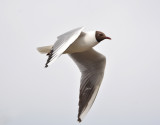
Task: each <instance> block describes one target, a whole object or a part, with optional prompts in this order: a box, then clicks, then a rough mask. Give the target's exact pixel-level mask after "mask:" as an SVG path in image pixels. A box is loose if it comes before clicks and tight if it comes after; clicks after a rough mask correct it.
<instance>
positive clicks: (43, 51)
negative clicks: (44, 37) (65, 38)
mask: <svg viewBox="0 0 160 125" xmlns="http://www.w3.org/2000/svg"><path fill="white" fill-rule="evenodd" d="M52 47H53V45H50V46H43V47H38V48H37V50H38V52H40V53H41V54H47V53H49V52H50V51H51V49H52Z"/></svg>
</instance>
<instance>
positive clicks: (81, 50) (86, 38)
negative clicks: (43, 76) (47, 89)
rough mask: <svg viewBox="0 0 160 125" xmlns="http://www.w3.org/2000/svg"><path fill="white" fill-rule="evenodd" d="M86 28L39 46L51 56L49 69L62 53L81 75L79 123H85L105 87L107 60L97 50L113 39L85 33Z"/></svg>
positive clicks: (96, 32) (97, 32)
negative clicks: (101, 44)
mask: <svg viewBox="0 0 160 125" xmlns="http://www.w3.org/2000/svg"><path fill="white" fill-rule="evenodd" d="M83 30H84V27H80V28H76V29H73V30H71V31H69V32H66V33H64V34H62V35H60V36H58V37H57V41H56V42H55V44H54V45H50V46H44V47H38V48H37V50H38V51H39V52H40V53H42V54H47V56H48V59H47V62H46V64H45V67H48V65H50V64H51V63H53V62H54V61H55V60H56V59H57V58H58V57H60V56H61V55H62V54H69V56H70V57H71V58H72V59H73V61H74V62H75V63H76V65H77V66H78V68H79V70H80V72H81V81H80V83H81V84H80V94H79V111H78V121H79V122H81V121H82V120H83V118H84V117H85V115H86V114H87V113H88V111H89V110H90V108H91V106H92V104H93V102H94V100H95V98H96V95H97V93H98V90H99V87H100V85H101V82H102V79H103V75H104V69H105V65H106V58H105V56H104V55H102V54H100V53H99V52H97V51H95V50H94V49H93V47H94V46H96V45H97V44H98V43H100V42H101V41H103V40H105V39H109V40H111V38H110V37H107V36H106V35H105V34H104V33H103V32H100V31H88V32H84V31H83Z"/></svg>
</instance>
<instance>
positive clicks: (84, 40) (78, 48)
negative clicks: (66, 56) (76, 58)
mask: <svg viewBox="0 0 160 125" xmlns="http://www.w3.org/2000/svg"><path fill="white" fill-rule="evenodd" d="M94 34H95V32H88V33H82V34H81V35H80V36H79V37H78V39H77V40H76V41H75V42H73V43H72V44H71V45H70V46H69V47H68V48H67V49H66V51H65V52H64V53H76V52H83V51H86V50H88V49H90V48H92V47H94V46H95V45H97V44H98V42H97V40H96V38H95V35H94Z"/></svg>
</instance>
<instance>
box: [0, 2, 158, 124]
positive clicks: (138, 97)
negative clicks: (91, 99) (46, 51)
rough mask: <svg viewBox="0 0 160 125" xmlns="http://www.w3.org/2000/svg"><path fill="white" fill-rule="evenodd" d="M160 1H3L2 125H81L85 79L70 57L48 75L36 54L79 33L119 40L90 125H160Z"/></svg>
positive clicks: (105, 46)
mask: <svg viewBox="0 0 160 125" xmlns="http://www.w3.org/2000/svg"><path fill="white" fill-rule="evenodd" d="M159 5H160V2H159V0H121V1H120V0H107V1H106V0H97V1H93V0H87V1H86V0H79V1H78V0H68V1H62V0H27V1H26V0H14V1H13V0H0V43H1V46H0V57H1V62H0V69H1V70H0V75H1V79H0V125H62V124H65V125H73V124H78V123H77V121H76V119H77V112H78V95H79V79H80V72H79V70H78V68H77V67H76V65H75V64H74V62H73V61H72V60H71V59H70V57H69V56H67V55H63V56H61V57H60V58H59V59H58V60H57V61H56V62H55V63H54V64H52V65H51V66H50V67H49V68H47V69H44V64H45V62H46V59H47V57H46V56H44V55H40V54H39V53H38V52H37V51H36V47H38V46H43V45H50V44H53V43H54V41H55V40H56V37H57V36H58V35H60V34H61V33H64V32H66V31H68V30H71V29H73V28H76V27H80V26H86V28H87V29H86V30H100V31H103V32H104V33H105V34H106V35H108V36H109V37H111V38H112V41H109V40H105V41H103V42H101V43H100V44H99V45H97V46H96V47H95V48H96V50H97V51H99V52H101V53H102V54H104V55H105V56H106V57H107V67H106V73H105V76H104V80H103V82H102V85H101V88H100V91H99V93H98V96H97V98H96V101H95V103H94V105H93V107H92V109H91V110H90V112H89V113H88V115H87V117H86V118H85V119H84V121H83V122H82V123H81V124H82V125H97V124H99V125H142V124H145V125H159V124H160V119H159V116H160V91H159V90H160V76H159V71H160V66H159V64H160V38H159V33H160V8H159Z"/></svg>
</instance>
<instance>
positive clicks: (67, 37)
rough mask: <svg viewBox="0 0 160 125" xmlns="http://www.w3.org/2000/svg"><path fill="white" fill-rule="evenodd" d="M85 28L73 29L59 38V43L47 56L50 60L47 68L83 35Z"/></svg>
mask: <svg viewBox="0 0 160 125" xmlns="http://www.w3.org/2000/svg"><path fill="white" fill-rule="evenodd" d="M83 29H84V27H80V28H76V29H73V30H71V31H69V32H66V33H64V34H62V35H60V36H58V37H57V39H58V40H57V41H56V43H55V44H54V46H53V47H52V49H51V51H50V52H49V53H48V54H47V55H48V59H47V62H46V65H45V67H48V64H50V63H51V62H54V61H55V60H56V59H57V58H58V57H59V56H60V55H61V54H62V53H63V52H64V51H65V50H66V49H67V48H68V47H69V46H70V45H71V44H72V43H73V42H74V41H75V40H76V39H77V38H78V37H79V36H80V34H81V32H82V30H83Z"/></svg>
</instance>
